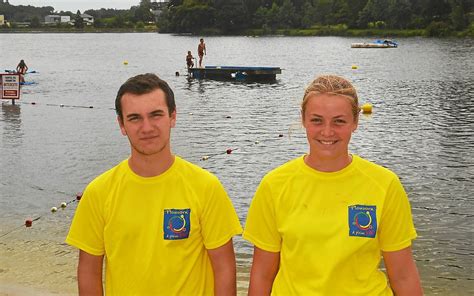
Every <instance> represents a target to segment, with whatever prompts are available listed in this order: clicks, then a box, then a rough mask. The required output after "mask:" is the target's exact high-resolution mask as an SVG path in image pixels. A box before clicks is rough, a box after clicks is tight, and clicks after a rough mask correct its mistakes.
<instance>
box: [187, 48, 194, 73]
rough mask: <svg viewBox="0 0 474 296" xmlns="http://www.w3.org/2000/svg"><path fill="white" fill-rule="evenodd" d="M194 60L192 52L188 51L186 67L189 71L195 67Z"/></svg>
mask: <svg viewBox="0 0 474 296" xmlns="http://www.w3.org/2000/svg"><path fill="white" fill-rule="evenodd" d="M193 59H194V57H193V55H192V54H191V51H189V50H188V55H187V56H186V65H187V66H188V69H189V68H192V67H194V62H193Z"/></svg>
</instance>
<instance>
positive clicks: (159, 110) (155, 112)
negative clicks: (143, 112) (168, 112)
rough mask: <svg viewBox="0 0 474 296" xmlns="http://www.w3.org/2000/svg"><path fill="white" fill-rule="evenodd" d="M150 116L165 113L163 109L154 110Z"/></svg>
mask: <svg viewBox="0 0 474 296" xmlns="http://www.w3.org/2000/svg"><path fill="white" fill-rule="evenodd" d="M149 114H151V115H155V114H158V115H160V114H165V111H163V110H161V109H157V110H154V111H151V112H150V113H149Z"/></svg>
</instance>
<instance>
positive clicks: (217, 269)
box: [207, 239, 237, 296]
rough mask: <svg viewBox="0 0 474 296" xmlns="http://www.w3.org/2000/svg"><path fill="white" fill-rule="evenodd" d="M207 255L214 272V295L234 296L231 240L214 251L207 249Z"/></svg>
mask: <svg viewBox="0 0 474 296" xmlns="http://www.w3.org/2000/svg"><path fill="white" fill-rule="evenodd" d="M207 253H208V254H209V258H210V259H211V264H212V270H213V271H214V295H218V296H221V295H226V296H227V295H236V294H237V284H236V267H235V254H234V244H233V243H232V239H230V240H229V241H228V242H227V243H226V244H225V245H223V246H220V247H218V248H216V249H208V250H207Z"/></svg>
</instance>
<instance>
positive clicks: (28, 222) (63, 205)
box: [0, 192, 82, 238]
mask: <svg viewBox="0 0 474 296" xmlns="http://www.w3.org/2000/svg"><path fill="white" fill-rule="evenodd" d="M81 198H82V192H79V193H77V194H76V198H75V199H73V200H70V201H68V202H62V203H61V204H60V206H59V207H60V208H61V209H65V208H66V207H67V206H68V205H69V204H71V203H73V202H79V201H80V200H81ZM57 211H58V208H57V207H52V208H51V213H55V212H57ZM43 216H44V215H43ZM43 216H38V217H36V218H33V219H26V220H25V222H24V223H23V224H22V225H20V226H17V227H15V228H13V229H10V230H8V231H7V232H5V233H4V234H2V235H0V238H3V237H5V236H7V235H8V234H10V233H12V232H13V231H15V230H18V229H19V228H22V227H27V228H29V227H32V226H33V222H35V221H38V220H39V219H41V218H42V217H43Z"/></svg>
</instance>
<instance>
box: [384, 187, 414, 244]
mask: <svg viewBox="0 0 474 296" xmlns="http://www.w3.org/2000/svg"><path fill="white" fill-rule="evenodd" d="M416 236H417V234H416V230H415V226H414V224H413V218H412V215H411V207H410V202H409V200H408V196H407V194H406V192H405V189H404V188H403V186H402V184H401V182H400V180H399V179H398V178H394V180H393V181H392V183H391V184H390V186H389V188H388V191H387V197H386V202H385V205H384V209H383V213H382V217H381V223H380V228H379V240H380V246H381V249H382V251H385V252H393V251H398V250H401V249H404V248H406V247H409V246H410V245H411V241H412V240H413V239H415V238H416Z"/></svg>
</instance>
